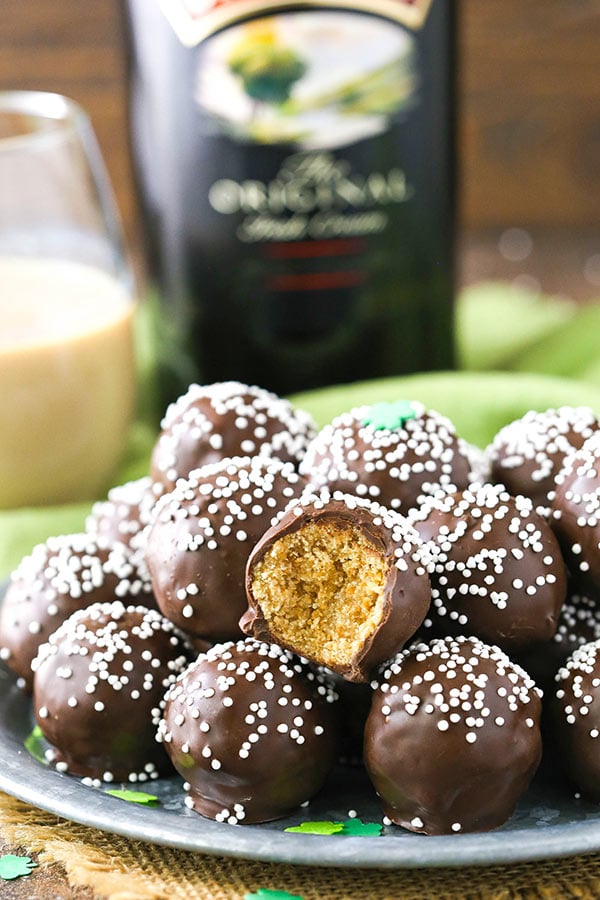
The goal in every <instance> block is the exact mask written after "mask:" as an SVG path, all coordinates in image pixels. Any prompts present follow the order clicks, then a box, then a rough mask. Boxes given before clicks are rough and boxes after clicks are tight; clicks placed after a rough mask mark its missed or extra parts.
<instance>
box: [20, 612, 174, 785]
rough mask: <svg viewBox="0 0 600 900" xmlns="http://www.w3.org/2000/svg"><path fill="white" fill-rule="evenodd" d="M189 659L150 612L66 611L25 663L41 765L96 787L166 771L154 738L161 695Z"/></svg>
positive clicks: (168, 625)
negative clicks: (44, 747) (30, 671)
mask: <svg viewBox="0 0 600 900" xmlns="http://www.w3.org/2000/svg"><path fill="white" fill-rule="evenodd" d="M189 658H190V657H189V647H188V646H187V644H186V643H185V642H184V640H183V638H182V637H181V636H180V635H178V634H177V632H176V631H175V629H174V627H173V625H172V624H171V623H170V622H168V621H167V620H166V619H165V618H164V616H161V615H160V613H158V612H156V610H149V609H146V608H145V607H143V606H128V607H126V606H124V605H123V604H122V603H120V602H119V601H116V602H114V603H95V604H93V605H92V606H90V607H88V608H87V609H85V610H80V611H79V612H76V613H74V614H73V615H72V616H70V617H69V618H68V619H67V620H66V621H65V622H63V624H62V625H61V626H60V628H59V629H58V630H57V631H56V632H54V634H52V635H51V636H50V639H49V641H48V643H46V644H43V645H42V646H41V647H40V651H39V653H38V655H37V657H36V659H35V660H34V663H33V667H34V671H35V675H34V685H33V708H34V712H35V716H36V720H37V723H38V725H39V727H40V729H41V731H42V734H43V735H44V737H45V739H46V740H47V741H48V742H49V743H50V744H51V745H52V748H53V749H52V750H51V751H50V753H49V754H47V755H48V760H49V762H51V763H52V764H53V765H54V766H55V767H56V768H57V769H58V770H59V771H61V772H69V773H72V774H74V775H83V776H85V777H88V778H91V779H92V780H100V781H131V782H133V781H146V780H148V779H151V778H157V777H158V776H159V774H160V773H161V772H165V771H168V769H169V768H170V766H169V760H168V757H167V756H166V754H165V753H164V750H163V748H162V747H161V746H160V745H159V744H157V742H156V741H155V739H154V736H155V732H156V727H157V725H158V722H159V720H160V715H161V710H162V708H164V699H163V698H164V694H165V692H166V691H167V689H168V688H169V687H170V685H171V684H172V683H173V682H174V681H175V678H176V676H177V675H178V674H179V673H180V672H181V671H182V670H183V669H184V668H185V666H186V665H187V663H188V662H189Z"/></svg>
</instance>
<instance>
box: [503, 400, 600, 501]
mask: <svg viewBox="0 0 600 900" xmlns="http://www.w3.org/2000/svg"><path fill="white" fill-rule="evenodd" d="M599 427H600V421H599V420H598V418H597V417H596V416H595V415H594V413H593V412H592V410H591V409H589V408H588V407H586V406H561V407H559V408H558V409H547V410H546V411H545V412H535V411H533V410H530V411H529V412H527V413H525V415H524V416H522V417H521V418H520V419H515V421H514V422H511V423H510V424H508V425H505V426H504V428H501V429H500V431H499V432H498V434H497V435H496V436H495V438H494V439H493V441H492V443H491V444H490V445H489V447H487V448H486V456H487V457H488V459H489V463H490V468H491V480H492V481H495V482H499V483H500V484H503V485H504V486H505V487H506V489H507V490H508V492H509V493H510V494H513V495H515V494H523V495H524V496H525V497H529V498H530V499H531V500H532V501H533V505H534V507H541V508H542V509H547V508H548V507H549V505H550V504H551V502H552V498H553V496H554V490H555V487H556V485H555V480H556V476H557V475H558V473H559V472H560V469H561V467H562V464H563V462H564V459H565V457H566V456H567V455H569V454H570V453H572V452H573V450H574V449H579V447H581V446H582V444H583V443H584V441H586V440H587V438H588V437H590V435H591V434H593V433H594V432H595V431H597V430H598V428H599Z"/></svg>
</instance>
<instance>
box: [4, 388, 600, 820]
mask: <svg viewBox="0 0 600 900" xmlns="http://www.w3.org/2000/svg"><path fill="white" fill-rule="evenodd" d="M598 597H600V421H599V420H598V419H597V418H596V416H595V415H594V414H593V412H592V411H591V410H590V409H588V408H575V407H568V408H567V407H562V408H560V409H551V410H546V411H544V412H529V413H527V414H526V415H525V416H523V417H522V418H521V419H519V420H518V421H515V422H513V423H511V424H509V425H507V426H506V427H504V428H503V429H501V430H500V431H499V432H498V434H497V435H496V437H495V438H494V440H493V441H492V443H491V444H490V445H489V446H488V447H487V448H481V449H480V448H476V447H474V446H472V445H470V444H468V443H467V442H466V441H464V440H463V439H462V438H460V437H458V436H457V434H456V431H455V429H454V427H453V425H452V423H451V422H450V421H449V420H448V419H447V418H445V417H444V416H442V415H440V414H439V413H437V412H435V411H434V410H431V409H426V408H425V407H424V406H423V405H422V404H421V403H419V402H417V401H410V400H400V401H398V402H394V403H377V402H375V403H374V404H373V405H371V406H362V407H357V408H355V409H352V410H350V411H348V412H346V413H344V414H342V415H340V416H338V417H337V418H335V419H334V420H333V421H332V422H331V423H330V424H329V425H327V426H325V427H324V428H323V429H321V430H320V431H317V428H316V426H315V424H314V423H313V421H312V419H311V418H310V416H308V415H307V414H306V413H305V412H303V411H302V410H299V409H296V408H294V407H293V406H292V405H291V404H290V403H289V402H288V401H286V400H283V399H281V398H279V397H277V396H275V395H273V394H271V393H269V392H267V391H265V390H263V389H260V388H257V387H251V386H247V385H242V384H239V383H237V382H225V383H218V384H213V385H208V386H200V385H192V386H191V387H190V388H189V390H188V391H187V393H186V394H184V395H183V396H182V397H180V398H179V399H178V400H177V401H176V402H175V403H174V404H172V405H171V406H170V407H169V409H168V410H167V412H166V415H165V417H164V419H163V422H162V430H161V433H160V436H159V438H158V440H157V443H156V445H155V448H154V451H153V455H152V461H151V467H150V472H149V474H148V476H146V477H145V478H142V479H140V480H138V481H136V482H131V483H128V484H125V485H122V486H119V487H115V488H113V489H112V490H111V491H110V492H109V495H108V498H107V500H105V501H103V502H100V503H97V504H95V506H94V507H93V509H92V511H91V514H90V516H89V518H88V520H87V523H86V529H85V532H84V533H81V534H73V535H63V536H58V537H53V538H50V539H49V540H48V541H46V543H45V544H41V545H39V546H37V547H35V549H34V550H33V552H32V553H31V555H29V556H27V557H26V558H25V559H23V561H22V562H21V564H20V565H19V566H18V568H17V569H16V570H15V572H14V573H13V575H12V578H11V582H10V585H9V587H8V590H7V593H6V596H5V598H4V603H3V606H2V610H1V613H0V657H1V658H2V659H3V660H4V662H5V664H6V665H8V666H9V667H10V668H11V669H12V670H13V671H14V672H15V673H16V675H17V678H18V684H19V685H20V687H22V688H23V690H26V691H28V692H31V693H32V695H33V709H34V713H35V718H36V721H37V724H38V725H39V727H40V729H41V731H42V734H43V736H44V738H45V739H46V741H47V744H48V751H47V758H48V762H49V763H50V764H52V765H54V766H55V767H56V768H57V769H58V770H59V771H61V772H66V773H70V774H73V775H77V776H80V777H82V778H84V779H85V780H86V783H90V784H92V785H97V786H99V785H101V784H102V783H103V782H130V783H131V782H145V781H148V780H151V779H154V778H158V777H160V776H162V775H165V774H168V773H169V772H172V771H173V767H174V768H175V769H176V770H177V771H178V772H179V773H180V775H181V776H182V777H183V779H184V790H185V791H186V804H187V805H188V806H189V807H190V808H191V809H193V810H196V811H197V812H198V813H200V814H202V815H204V816H207V817H209V818H212V819H215V820H217V821H220V822H227V823H230V824H248V823H254V822H264V821H268V820H271V819H276V818H279V817H283V816H287V815H289V814H290V813H291V812H293V811H294V810H295V809H297V808H298V807H299V806H301V805H302V804H305V803H307V802H308V801H310V799H311V798H312V797H313V796H315V794H317V793H318V791H319V790H320V789H321V788H322V787H323V785H324V784H325V782H326V780H327V778H328V776H329V774H330V772H331V769H332V767H333V766H334V765H335V764H336V763H339V761H340V760H344V761H346V762H348V761H351V762H353V763H354V764H356V765H361V766H364V767H365V769H366V772H367V774H368V776H369V778H370V780H371V782H372V784H373V788H374V790H375V791H376V792H377V794H378V795H379V797H380V800H381V805H382V811H383V814H384V816H385V819H384V821H386V822H389V823H390V824H391V823H394V824H397V825H400V826H402V827H404V828H406V829H409V830H411V831H416V832H422V833H425V834H452V833H459V832H472V831H484V830H488V829H491V828H495V827H498V826H500V825H502V824H503V823H504V822H505V821H506V820H507V819H508V818H509V817H510V816H511V815H512V813H513V811H514V808H515V805H516V803H517V801H518V799H519V797H520V796H521V795H522V794H523V793H524V791H525V790H526V789H527V787H528V785H529V783H530V781H531V779H532V777H533V775H534V774H535V772H536V769H537V767H538V765H539V763H540V759H541V756H542V731H543V733H544V746H549V747H552V748H553V749H556V750H557V752H558V758H559V759H560V760H561V762H562V764H563V765H564V769H565V775H566V777H567V778H569V779H570V780H571V781H572V782H573V784H574V785H575V786H576V788H577V789H578V790H580V791H581V792H583V793H584V794H585V795H586V796H588V797H590V798H591V799H593V800H600V752H598V750H597V747H600V743H598V741H599V740H600V616H598V614H597V603H598ZM542 713H543V728H542Z"/></svg>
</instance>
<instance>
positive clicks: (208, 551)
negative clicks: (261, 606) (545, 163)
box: [146, 457, 306, 643]
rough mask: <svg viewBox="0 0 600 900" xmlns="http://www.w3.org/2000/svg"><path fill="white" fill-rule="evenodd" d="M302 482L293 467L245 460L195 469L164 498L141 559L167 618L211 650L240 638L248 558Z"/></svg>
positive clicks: (271, 461)
mask: <svg viewBox="0 0 600 900" xmlns="http://www.w3.org/2000/svg"><path fill="white" fill-rule="evenodd" d="M305 483H306V482H305V480H304V479H303V478H302V477H301V476H300V475H298V473H297V472H296V471H295V469H294V467H293V465H292V464H291V463H283V462H281V461H280V460H278V459H269V458H267V457H252V458H249V457H245V458H236V459H229V460H222V461H221V462H220V463H216V464H215V465H213V466H204V467H203V468H202V469H197V470H196V471H195V472H192V474H191V475H190V476H189V478H187V479H186V480H183V479H182V480H180V481H179V482H178V484H177V487H175V488H174V489H173V491H171V492H170V493H168V494H165V495H164V496H163V497H162V498H161V499H160V500H159V501H158V503H157V504H156V507H155V510H154V517H153V522H152V524H151V526H150V529H149V532H148V543H147V550H146V560H147V563H148V568H149V569H150V575H151V578H152V584H153V587H154V592H155V594H156V599H157V602H158V605H159V607H160V609H161V610H162V612H163V613H164V614H165V615H166V616H167V618H169V619H171V621H172V622H175V624H176V625H177V626H178V627H180V628H181V629H182V630H183V631H185V632H186V633H187V634H189V635H191V636H194V637H199V638H203V639H208V640H210V641H212V642H213V643H214V642H216V641H222V640H230V639H231V640H233V639H236V638H238V637H240V636H241V635H242V632H241V630H240V627H239V619H240V616H241V615H242V613H243V612H244V611H245V609H246V593H245V588H244V572H245V567H246V561H247V559H248V556H249V555H250V551H251V550H252V547H253V546H254V544H255V543H256V541H257V540H258V539H259V537H261V535H262V534H263V533H264V532H265V531H266V529H267V528H268V527H269V525H270V524H271V522H272V521H273V520H274V518H275V515H276V513H277V512H278V511H279V510H281V509H283V508H284V507H285V506H286V505H287V504H288V503H289V502H290V500H292V499H293V498H294V497H296V496H297V495H298V494H299V493H300V492H301V491H302V489H303V487H304V486H305Z"/></svg>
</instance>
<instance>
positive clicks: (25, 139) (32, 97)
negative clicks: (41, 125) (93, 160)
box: [0, 90, 90, 152]
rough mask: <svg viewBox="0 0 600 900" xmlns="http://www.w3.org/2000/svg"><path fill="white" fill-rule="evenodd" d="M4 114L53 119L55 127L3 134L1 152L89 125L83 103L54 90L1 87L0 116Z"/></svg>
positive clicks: (62, 134) (34, 143)
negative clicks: (7, 88) (5, 88)
mask: <svg viewBox="0 0 600 900" xmlns="http://www.w3.org/2000/svg"><path fill="white" fill-rule="evenodd" d="M5 114H21V115H24V116H28V117H30V118H31V119H36V120H38V121H39V122H48V123H52V122H54V123H55V124H56V127H55V128H50V129H48V130H44V129H32V130H29V131H23V132H19V133H16V134H11V135H9V136H7V137H2V136H0V152H2V151H4V150H13V149H15V150H16V149H19V148H21V147H22V146H23V145H27V146H34V145H36V144H42V143H46V142H47V141H48V140H56V137H57V136H64V135H67V134H72V133H77V132H81V131H82V130H85V129H86V128H88V127H89V126H90V119H89V116H88V115H87V113H86V112H85V110H84V109H83V107H82V106H81V105H80V104H79V103H77V101H76V100H72V99H71V98H70V97H67V96H65V95H64V94H59V93H54V92H52V91H28V90H14V91H11V90H9V91H0V119H1V118H2V117H3V116H4V115H5Z"/></svg>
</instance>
